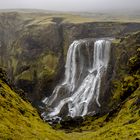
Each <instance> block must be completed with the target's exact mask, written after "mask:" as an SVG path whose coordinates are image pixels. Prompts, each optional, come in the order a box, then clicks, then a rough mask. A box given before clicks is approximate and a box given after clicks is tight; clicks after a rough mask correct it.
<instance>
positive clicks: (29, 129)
mask: <svg viewBox="0 0 140 140" xmlns="http://www.w3.org/2000/svg"><path fill="white" fill-rule="evenodd" d="M5 78H6V77H5V74H4V73H3V72H2V70H1V69H0V139H2V140H10V139H11V140H12V139H13V140H19V139H20V140H22V139H24V140H29V139H30V140H31V139H34V140H35V139H38V140H63V139H65V138H66V139H68V138H67V137H66V136H65V135H64V134H63V133H61V132H59V133H58V132H56V131H55V130H53V129H52V128H51V127H50V126H49V125H48V124H46V123H44V122H43V121H42V120H41V119H40V117H39V115H38V113H37V111H36V109H34V108H33V107H32V106H31V104H30V103H28V102H26V101H24V100H23V99H22V98H21V97H20V96H19V95H18V94H17V93H15V92H14V91H13V90H12V89H11V87H10V86H9V85H8V82H7V81H6V79H5ZM64 136H65V137H64Z"/></svg>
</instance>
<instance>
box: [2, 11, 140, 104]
mask: <svg viewBox="0 0 140 140" xmlns="http://www.w3.org/2000/svg"><path fill="white" fill-rule="evenodd" d="M139 29H140V23H139V22H138V23H128V22H103V21H102V22H97V21H95V20H93V19H92V20H91V19H88V18H86V19H85V18H81V17H78V16H74V15H67V14H52V13H39V12H33V13H32V12H31V11H30V12H29V11H28V12H18V11H17V12H14V11H13V12H1V13H0V66H1V67H5V68H6V71H7V73H8V75H9V77H10V79H12V81H13V82H14V83H15V84H16V85H17V86H18V87H19V88H21V89H23V90H24V91H25V92H27V93H28V94H27V95H28V97H29V98H30V100H31V101H32V102H33V103H34V104H38V101H40V100H41V99H42V98H43V97H44V96H49V95H50V94H51V93H52V91H53V89H54V87H55V86H56V85H57V84H58V83H59V82H60V79H63V78H62V74H63V72H64V64H65V58H66V54H67V50H68V47H69V45H70V44H71V43H72V42H73V41H74V40H77V39H84V38H102V37H118V36H124V35H125V34H127V33H129V32H133V31H137V30H139Z"/></svg>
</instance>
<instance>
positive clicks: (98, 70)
mask: <svg viewBox="0 0 140 140" xmlns="http://www.w3.org/2000/svg"><path fill="white" fill-rule="evenodd" d="M81 44H84V46H85V47H86V48H87V47H89V43H88V41H86V40H78V41H74V42H73V43H72V44H71V45H70V47H69V50H68V53H67V59H66V64H65V78H64V80H63V82H62V83H61V84H59V85H58V86H56V88H55V89H54V91H53V93H52V95H51V96H50V97H49V98H45V99H44V100H43V101H42V102H43V103H44V104H45V105H46V110H47V111H46V112H44V113H42V117H43V118H44V119H45V120H47V119H55V118H56V117H59V116H60V117H61V115H60V114H61V111H62V110H63V108H64V107H65V106H66V107H65V108H67V116H71V117H75V116H85V115H86V114H87V113H88V112H89V110H88V108H89V105H90V104H91V102H92V103H94V104H96V105H97V106H98V107H101V104H100V102H99V96H100V86H101V78H102V76H103V74H104V73H105V71H106V70H107V66H108V62H109V53H110V44H111V42H110V40H109V39H100V40H96V41H95V42H94V46H92V48H93V53H91V54H92V59H88V60H87V56H88V55H89V54H88V55H86V58H85V56H84V55H83V54H82V53H81V50H82V49H83V48H82V47H83V46H82V45H81ZM90 47H91V46H90ZM88 49H89V48H88ZM84 52H85V51H84ZM89 53H90V51H89ZM88 58H89V56H88ZM77 61H78V62H77ZM82 75H83V76H82ZM93 112H94V110H93Z"/></svg>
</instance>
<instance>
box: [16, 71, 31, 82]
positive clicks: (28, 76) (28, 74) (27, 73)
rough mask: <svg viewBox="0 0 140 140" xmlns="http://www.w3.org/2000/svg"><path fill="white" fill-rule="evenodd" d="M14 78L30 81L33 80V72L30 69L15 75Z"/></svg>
mask: <svg viewBox="0 0 140 140" xmlns="http://www.w3.org/2000/svg"><path fill="white" fill-rule="evenodd" d="M16 79H18V80H28V81H32V80H33V73H32V71H30V70H27V71H24V72H22V73H21V74H20V75H18V76H17V77H16Z"/></svg>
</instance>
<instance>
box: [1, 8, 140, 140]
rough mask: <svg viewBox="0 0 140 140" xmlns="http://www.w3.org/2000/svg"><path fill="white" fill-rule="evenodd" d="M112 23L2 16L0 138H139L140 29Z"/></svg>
mask: <svg viewBox="0 0 140 140" xmlns="http://www.w3.org/2000/svg"><path fill="white" fill-rule="evenodd" d="M97 16H99V15H97ZM102 16H103V15H102ZM94 17H95V16H94ZM111 19H112V20H109V21H107V20H106V19H104V18H103V19H100V17H99V18H97V19H96V18H95V19H89V18H84V17H80V16H77V15H71V14H68V13H67V14H64V13H59V14H58V13H49V12H32V11H26V10H25V11H24V10H21V11H20V10H19V11H18V10H17V11H14V10H13V11H10V12H9V11H8V12H6V11H4V12H0V120H1V123H0V139H13V140H16V139H25V140H26V139H27V140H28V139H35V140H36V139H37V140H38V139H39V140H87V139H88V140H93V139H94V140H101V139H103V140H112V139H119V140H124V139H134V140H138V139H140V125H139V124H140V23H139V19H137V20H135V22H134V21H131V20H130V21H128V20H125V19H124V20H122V19H121V20H119V21H118V20H116V19H114V18H111ZM117 19H119V17H118V18H117ZM60 120H61V121H60ZM48 123H49V124H51V125H49V124H48Z"/></svg>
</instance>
